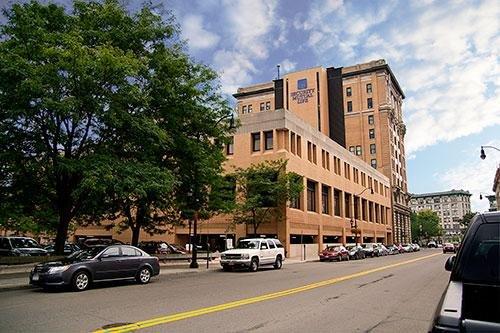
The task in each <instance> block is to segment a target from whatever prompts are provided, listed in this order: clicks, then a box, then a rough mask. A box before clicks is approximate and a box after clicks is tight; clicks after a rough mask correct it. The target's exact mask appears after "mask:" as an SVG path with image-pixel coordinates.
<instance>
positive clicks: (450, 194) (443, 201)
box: [411, 190, 472, 241]
mask: <svg viewBox="0 0 500 333" xmlns="http://www.w3.org/2000/svg"><path fill="white" fill-rule="evenodd" d="M471 195H472V194H470V193H469V192H468V191H464V190H451V191H445V192H435V193H424V194H413V195H412V196H411V209H412V211H413V212H420V211H422V210H425V209H430V210H432V211H434V212H436V213H437V214H438V216H439V219H440V221H441V227H442V228H443V239H444V240H445V241H451V240H453V239H454V238H456V237H460V236H461V234H462V229H461V225H460V220H461V219H462V218H463V216H464V215H465V214H467V213H470V212H471V206H470V197H471Z"/></svg>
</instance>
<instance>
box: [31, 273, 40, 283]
mask: <svg viewBox="0 0 500 333" xmlns="http://www.w3.org/2000/svg"><path fill="white" fill-rule="evenodd" d="M31 279H32V280H33V281H38V279H40V277H39V276H38V273H35V274H33V277H32V278H31Z"/></svg>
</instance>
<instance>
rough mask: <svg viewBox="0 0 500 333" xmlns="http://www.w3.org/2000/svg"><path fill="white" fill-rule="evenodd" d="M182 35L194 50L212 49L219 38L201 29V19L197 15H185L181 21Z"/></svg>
mask: <svg viewBox="0 0 500 333" xmlns="http://www.w3.org/2000/svg"><path fill="white" fill-rule="evenodd" d="M182 35H183V37H184V38H186V39H187V40H188V44H189V47H190V48H191V49H194V50H198V49H208V48H212V47H214V46H215V45H217V43H218V42H219V40H220V37H219V36H218V35H217V34H215V33H213V32H210V31H208V30H206V29H205V28H203V18H202V17H201V16H199V15H187V16H186V17H184V19H183V21H182Z"/></svg>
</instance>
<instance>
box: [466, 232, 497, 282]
mask: <svg viewBox="0 0 500 333" xmlns="http://www.w3.org/2000/svg"><path fill="white" fill-rule="evenodd" d="M462 278H463V280H464V282H476V283H487V284H500V223H491V224H489V223H488V224H482V225H481V226H480V227H479V228H478V230H477V232H476V234H475V235H474V239H473V241H472V247H471V251H470V253H469V255H468V258H467V262H466V264H465V266H464V270H463V276H462Z"/></svg>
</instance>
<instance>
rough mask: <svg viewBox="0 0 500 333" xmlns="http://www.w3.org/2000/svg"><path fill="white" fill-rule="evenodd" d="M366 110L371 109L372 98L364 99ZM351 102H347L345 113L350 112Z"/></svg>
mask: <svg viewBox="0 0 500 333" xmlns="http://www.w3.org/2000/svg"><path fill="white" fill-rule="evenodd" d="M366 108H367V109H373V98H371V97H369V98H367V99H366ZM352 111H353V109H352V101H347V112H352Z"/></svg>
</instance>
